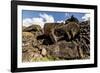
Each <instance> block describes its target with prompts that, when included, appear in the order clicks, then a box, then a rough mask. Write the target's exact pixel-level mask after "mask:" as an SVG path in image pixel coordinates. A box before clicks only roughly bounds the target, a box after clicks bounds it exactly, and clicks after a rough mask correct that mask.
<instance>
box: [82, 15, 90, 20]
mask: <svg viewBox="0 0 100 73" xmlns="http://www.w3.org/2000/svg"><path fill="white" fill-rule="evenodd" d="M89 19H90V14H85V15H84V16H83V17H82V20H84V21H87V20H89Z"/></svg>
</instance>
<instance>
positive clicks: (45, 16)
mask: <svg viewBox="0 0 100 73" xmlns="http://www.w3.org/2000/svg"><path fill="white" fill-rule="evenodd" d="M72 15H74V17H76V18H77V19H78V20H79V21H82V20H83V19H86V13H75V12H53V11H33V10H23V11H22V19H23V23H27V22H28V23H29V22H31V21H32V23H33V22H34V23H35V22H40V23H41V22H64V21H65V20H66V19H68V18H70V16H72ZM42 24H43V23H42Z"/></svg>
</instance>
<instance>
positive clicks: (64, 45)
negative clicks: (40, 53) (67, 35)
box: [48, 41, 83, 59]
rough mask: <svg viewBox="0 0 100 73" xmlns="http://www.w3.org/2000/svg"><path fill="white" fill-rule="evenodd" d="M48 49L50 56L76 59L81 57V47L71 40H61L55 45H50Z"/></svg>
mask: <svg viewBox="0 0 100 73" xmlns="http://www.w3.org/2000/svg"><path fill="white" fill-rule="evenodd" d="M52 50H53V51H52ZM48 51H49V53H50V54H51V55H52V56H56V57H60V58H66V59H77V58H82V57H83V52H82V50H81V48H79V47H78V45H76V44H75V43H73V42H66V41H61V42H59V43H57V44H56V45H52V46H51V47H50V49H49V50H48Z"/></svg>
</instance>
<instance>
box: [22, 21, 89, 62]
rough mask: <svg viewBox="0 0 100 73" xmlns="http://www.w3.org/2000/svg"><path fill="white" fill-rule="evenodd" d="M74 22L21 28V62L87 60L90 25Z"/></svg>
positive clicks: (86, 22) (87, 22)
mask: <svg viewBox="0 0 100 73" xmlns="http://www.w3.org/2000/svg"><path fill="white" fill-rule="evenodd" d="M74 20H75V19H74ZM76 21H77V22H75V21H72V19H71V22H70V21H69V20H68V21H66V24H63V23H46V24H45V25H44V28H43V29H42V28H41V27H40V26H39V25H31V26H29V27H23V30H22V61H23V62H34V61H36V62H37V61H54V60H71V59H89V58H90V27H89V24H90V23H89V21H85V22H81V23H79V21H78V20H76Z"/></svg>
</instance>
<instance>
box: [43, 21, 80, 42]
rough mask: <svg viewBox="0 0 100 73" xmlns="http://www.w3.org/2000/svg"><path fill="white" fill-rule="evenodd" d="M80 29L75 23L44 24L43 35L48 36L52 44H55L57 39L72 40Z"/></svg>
mask: <svg viewBox="0 0 100 73" xmlns="http://www.w3.org/2000/svg"><path fill="white" fill-rule="evenodd" d="M79 30H80V27H79V25H78V24H77V23H75V22H70V23H68V24H66V25H64V24H54V23H51V24H48V23H47V24H45V25H44V35H46V36H50V38H51V40H52V41H53V42H57V41H58V40H59V39H61V38H64V37H65V39H66V40H71V39H73V38H74V37H75V36H76V35H77V34H78V33H79Z"/></svg>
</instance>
